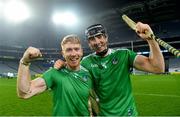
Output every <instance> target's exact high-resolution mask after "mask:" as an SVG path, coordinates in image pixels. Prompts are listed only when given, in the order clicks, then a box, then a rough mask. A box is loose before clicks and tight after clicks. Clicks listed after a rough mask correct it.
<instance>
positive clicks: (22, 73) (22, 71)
mask: <svg viewBox="0 0 180 117" xmlns="http://www.w3.org/2000/svg"><path fill="white" fill-rule="evenodd" d="M29 67H30V66H28V65H24V64H22V63H21V62H20V63H19V68H18V77H17V93H18V96H19V97H23V96H24V95H26V94H27V93H28V92H29V90H30V81H31V75H30V70H29Z"/></svg>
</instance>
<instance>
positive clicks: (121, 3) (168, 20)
mask: <svg viewBox="0 0 180 117" xmlns="http://www.w3.org/2000/svg"><path fill="white" fill-rule="evenodd" d="M23 5H25V6H23ZM22 11H23V12H22ZM179 11H180V7H179V2H178V0H109V1H107V0H106V1H105V0H89V1H86V0H0V26H1V28H0V115H1V116H2V115H4V116H8V115H12V116H15V115H22V116H24V115H30V116H31V115H42V116H45V115H51V111H52V103H51V94H50V93H49V92H46V93H43V94H42V95H40V96H37V97H33V98H32V99H30V100H28V101H23V100H21V99H18V98H17V96H16V75H17V69H18V64H19V60H20V58H21V57H22V55H23V52H24V51H25V49H26V48H27V47H29V46H34V47H37V48H39V49H40V50H41V52H42V53H43V58H41V59H38V60H37V61H34V62H33V63H32V64H31V67H30V69H31V73H32V75H33V76H34V77H36V76H38V75H41V73H43V72H44V71H46V70H47V69H48V68H49V67H52V65H53V64H54V61H56V60H57V59H58V58H61V55H60V54H59V52H60V50H61V49H60V48H59V46H60V45H59V43H60V41H61V39H62V37H64V36H65V35H67V34H72V33H74V34H77V35H79V36H80V37H81V41H82V44H83V49H84V55H87V54H89V53H91V50H90V49H89V47H88V45H87V41H86V39H85V36H84V30H85V29H86V27H88V26H89V25H91V24H96V23H101V24H103V25H105V27H106V28H107V31H108V34H109V46H110V47H111V48H128V49H131V50H133V51H135V52H137V53H138V54H143V55H145V56H148V55H149V48H148V45H147V43H146V42H144V41H143V40H141V39H139V37H138V36H137V35H136V33H135V32H134V31H132V30H131V29H130V28H129V27H128V26H127V24H126V23H124V22H123V20H122V18H121V16H122V14H126V15H127V16H129V17H130V18H131V19H133V20H134V21H136V22H137V21H142V22H144V23H148V24H150V26H151V27H152V29H153V31H154V33H155V35H156V36H157V37H160V38H161V39H163V40H164V41H166V42H167V43H169V44H170V45H172V46H173V47H175V48H176V49H178V50H180V13H179ZM60 13H62V14H66V16H67V15H68V16H70V18H66V17H65V18H64V17H62V14H60ZM72 13H74V14H72ZM58 18H59V19H58ZM62 19H65V22H63V21H62ZM73 23H74V24H73ZM161 50H162V52H163V55H164V57H165V63H166V64H165V65H166V66H165V68H166V69H165V71H166V73H165V74H161V75H159V74H158V75H154V74H150V73H145V72H140V71H137V70H135V69H134V70H133V72H132V84H133V89H134V94H135V97H136V101H137V105H138V110H139V112H140V115H152V116H153V115H163V116H166V115H167V116H170V115H174V116H175V115H176V116H178V115H180V112H179V110H180V80H179V79H180V58H177V57H175V56H173V55H172V54H171V53H169V52H168V51H167V50H165V49H164V48H161Z"/></svg>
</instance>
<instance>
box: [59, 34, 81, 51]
mask: <svg viewBox="0 0 180 117" xmlns="http://www.w3.org/2000/svg"><path fill="white" fill-rule="evenodd" d="M68 42H71V43H73V44H80V45H81V41H80V38H79V37H78V36H77V35H74V34H71V35H67V36H65V37H64V38H63V39H62V41H61V48H63V45H65V44H66V43H68Z"/></svg>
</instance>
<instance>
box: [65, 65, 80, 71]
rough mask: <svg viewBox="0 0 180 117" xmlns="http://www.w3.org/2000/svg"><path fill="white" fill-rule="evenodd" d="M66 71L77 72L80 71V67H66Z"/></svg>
mask: <svg viewBox="0 0 180 117" xmlns="http://www.w3.org/2000/svg"><path fill="white" fill-rule="evenodd" d="M67 69H69V70H72V71H79V70H80V66H79V65H78V66H76V67H71V66H69V65H67Z"/></svg>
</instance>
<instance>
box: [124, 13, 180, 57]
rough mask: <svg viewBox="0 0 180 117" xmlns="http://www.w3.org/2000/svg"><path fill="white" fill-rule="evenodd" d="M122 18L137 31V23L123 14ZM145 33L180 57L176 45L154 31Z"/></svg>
mask: <svg viewBox="0 0 180 117" xmlns="http://www.w3.org/2000/svg"><path fill="white" fill-rule="evenodd" d="M122 19H123V20H124V21H125V22H126V23H127V24H128V25H129V27H131V28H132V29H133V30H135V31H136V23H135V22H134V21H133V20H131V19H130V18H129V17H128V16H126V15H122ZM145 34H146V35H148V36H149V37H150V38H152V39H154V40H156V41H157V43H158V44H159V45H161V46H162V47H164V48H165V49H167V50H168V51H169V52H171V53H172V54H174V55H175V56H176V57H180V51H179V50H177V49H175V48H174V47H172V46H171V45H169V44H168V43H166V42H165V41H163V40H162V39H160V38H158V37H156V36H155V35H154V34H153V33H147V32H145Z"/></svg>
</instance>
